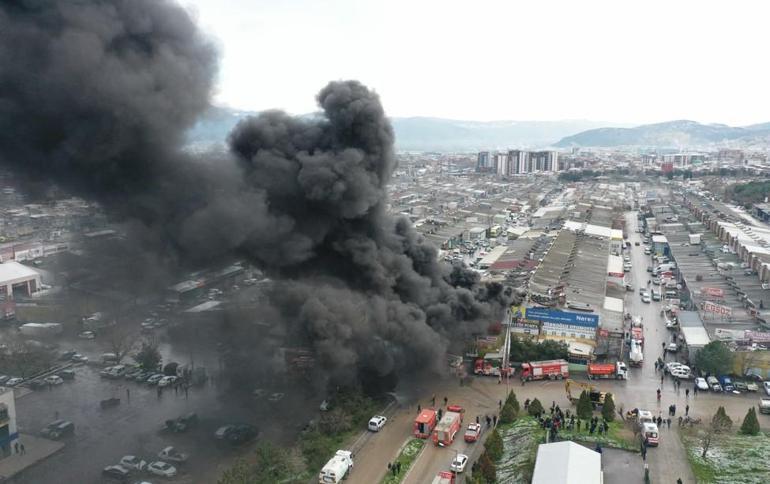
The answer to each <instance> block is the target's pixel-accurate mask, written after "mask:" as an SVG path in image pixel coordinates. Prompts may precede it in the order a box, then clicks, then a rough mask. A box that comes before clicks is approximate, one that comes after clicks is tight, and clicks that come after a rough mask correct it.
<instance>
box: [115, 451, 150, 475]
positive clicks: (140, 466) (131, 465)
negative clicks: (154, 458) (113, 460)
mask: <svg viewBox="0 0 770 484" xmlns="http://www.w3.org/2000/svg"><path fill="white" fill-rule="evenodd" d="M120 465H121V466H123V467H125V468H126V469H133V470H136V471H143V470H144V468H145V467H147V461H144V460H142V459H140V458H139V457H137V456H135V455H124V456H123V458H122V459H120Z"/></svg>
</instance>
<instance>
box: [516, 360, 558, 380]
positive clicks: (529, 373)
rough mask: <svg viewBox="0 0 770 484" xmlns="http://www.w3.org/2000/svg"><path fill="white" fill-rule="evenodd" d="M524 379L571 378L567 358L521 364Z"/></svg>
mask: <svg viewBox="0 0 770 484" xmlns="http://www.w3.org/2000/svg"><path fill="white" fill-rule="evenodd" d="M521 378H522V380H527V381H532V380H544V379H546V378H548V379H551V380H561V379H562V378H569V364H568V363H567V360H546V361H530V362H529V363H522V364H521Z"/></svg>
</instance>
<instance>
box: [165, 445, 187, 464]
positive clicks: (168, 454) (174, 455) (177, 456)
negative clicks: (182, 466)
mask: <svg viewBox="0 0 770 484" xmlns="http://www.w3.org/2000/svg"><path fill="white" fill-rule="evenodd" d="M188 457H189V456H188V455H187V454H185V453H184V452H179V451H178V450H176V449H175V448H173V447H171V446H168V447H166V448H164V449H163V450H161V451H160V452H158V458H159V459H163V460H164V461H166V460H167V461H171V462H179V463H181V462H185V461H186V460H187V458H188Z"/></svg>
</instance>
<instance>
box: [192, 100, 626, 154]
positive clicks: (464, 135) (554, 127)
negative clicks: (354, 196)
mask: <svg viewBox="0 0 770 484" xmlns="http://www.w3.org/2000/svg"><path fill="white" fill-rule="evenodd" d="M256 114H259V113H258V112H252V111H239V110H235V109H230V108H222V107H214V108H211V109H210V110H209V111H208V112H207V113H205V114H204V116H203V117H201V118H200V119H199V121H198V122H197V124H195V126H193V127H192V128H191V129H190V131H189V132H188V142H189V143H190V144H191V145H193V146H201V147H206V146H211V145H217V144H220V143H224V142H225V140H226V139H227V134H228V133H229V132H230V130H231V129H232V128H233V126H235V124H236V123H237V122H238V121H239V120H240V119H242V118H244V117H246V116H249V115H256ZM306 116H315V114H308V115H306ZM391 123H392V124H393V130H394V131H395V134H396V149H397V150H400V151H478V150H495V149H508V148H538V147H546V146H550V145H553V144H554V143H556V142H557V141H559V140H560V139H562V138H564V137H566V136H570V135H573V134H575V133H580V132H582V131H585V130H591V129H594V128H600V127H606V126H607V125H611V126H624V125H622V124H618V123H606V122H598V121H582V120H569V121H490V122H481V121H460V120H452V119H442V118H428V117H412V118H399V117H395V118H391ZM625 126H628V125H625Z"/></svg>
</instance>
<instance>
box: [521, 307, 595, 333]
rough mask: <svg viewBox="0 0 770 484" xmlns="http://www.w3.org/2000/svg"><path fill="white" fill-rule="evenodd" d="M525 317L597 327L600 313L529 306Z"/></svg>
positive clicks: (531, 319)
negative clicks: (573, 311)
mask: <svg viewBox="0 0 770 484" xmlns="http://www.w3.org/2000/svg"><path fill="white" fill-rule="evenodd" d="M524 318H525V319H529V320H530V321H542V322H544V323H563V324H573V325H575V326H583V327H586V328H596V327H597V326H599V315H598V314H591V313H568V312H566V311H559V310H556V309H548V308H527V309H525V310H524Z"/></svg>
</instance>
